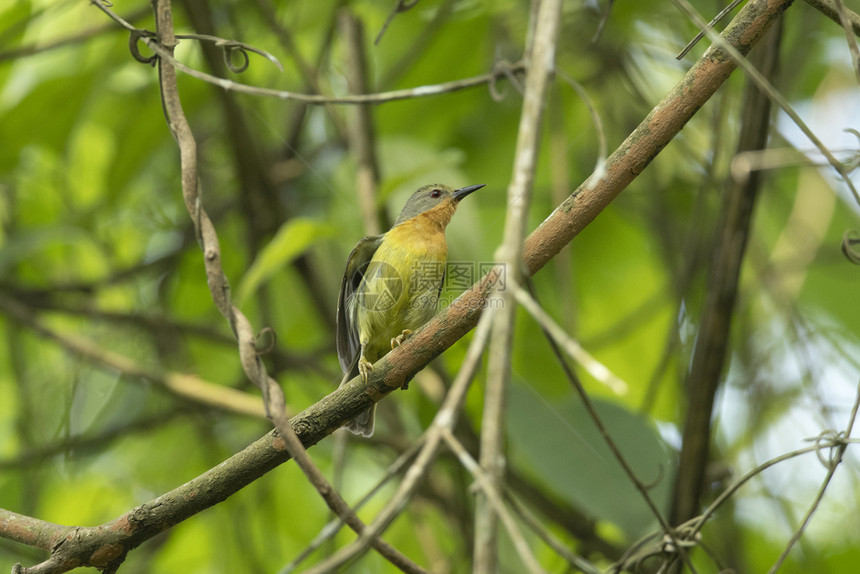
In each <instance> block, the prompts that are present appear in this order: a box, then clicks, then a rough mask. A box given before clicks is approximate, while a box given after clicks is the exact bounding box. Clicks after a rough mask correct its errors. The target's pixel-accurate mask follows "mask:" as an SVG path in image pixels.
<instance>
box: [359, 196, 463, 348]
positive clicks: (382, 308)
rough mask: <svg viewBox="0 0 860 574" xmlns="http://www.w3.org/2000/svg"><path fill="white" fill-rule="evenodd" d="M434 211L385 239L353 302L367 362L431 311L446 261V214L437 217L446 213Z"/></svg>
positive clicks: (423, 214)
mask: <svg viewBox="0 0 860 574" xmlns="http://www.w3.org/2000/svg"><path fill="white" fill-rule="evenodd" d="M439 207H442V206H441V205H440V206H439ZM435 209H436V208H434V210H430V211H428V212H425V213H422V214H420V215H418V216H416V217H413V218H412V219H409V220H407V221H404V222H403V223H401V224H400V225H396V226H395V227H393V228H391V230H389V231H388V232H387V233H386V234H385V236H384V237H383V239H382V243H381V244H380V246H379V248H378V249H377V250H376V253H374V255H373V258H372V259H371V261H370V264H369V265H368V267H367V270H366V271H365V274H364V279H363V280H362V282H361V285H359V287H358V289H357V290H356V293H355V296H354V297H353V301H352V302H351V306H352V307H353V311H354V313H355V315H354V316H355V318H356V319H357V325H358V333H359V340H360V342H361V343H362V344H363V345H366V354H367V355H368V359H369V360H370V361H375V360H377V359H378V358H379V357H381V356H382V355H384V354H385V353H386V352H388V350H390V348H391V347H390V341H391V338H393V337H396V336H397V335H400V333H401V332H403V330H404V329H410V330H415V329H417V328H418V327H420V326H421V325H423V324H424V323H426V322H427V321H428V320H430V318H431V317H432V316H433V315H434V314H435V312H436V303H437V299H438V296H439V287H440V286H441V285H442V280H443V278H444V272H445V262H446V260H447V257H448V245H447V243H446V241H445V224H447V223H448V220H450V215H449V216H448V217H447V220H444V224H442V225H440V216H442V217H445V215H447V214H446V213H434V211H435ZM452 211H453V210H452Z"/></svg>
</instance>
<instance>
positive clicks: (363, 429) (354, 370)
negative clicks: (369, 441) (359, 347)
mask: <svg viewBox="0 0 860 574" xmlns="http://www.w3.org/2000/svg"><path fill="white" fill-rule="evenodd" d="M358 357H359V354H358V353H356V355H355V359H354V360H353V361H352V366H351V367H350V369H349V371H347V373H346V374H345V375H344V376H343V379H341V381H340V384H339V385H338V388H340V387H342V386H344V385H345V384H346V383H348V382H349V381H351V380H352V379H354V378H355V377H357V376H358ZM375 422H376V403H374V404H373V406H371V407H370V408H368V409H367V410H366V411H362V412H361V413H359V414H358V416H357V417H355V418H354V419H352V420H351V421H349V422H347V423H346V424H344V425H343V428H345V429H346V430H348V431H349V432H352V433H355V434H357V435H361V436H363V437H365V438H370V437H372V436H373V426H374V423H375Z"/></svg>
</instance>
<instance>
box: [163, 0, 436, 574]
mask: <svg viewBox="0 0 860 574" xmlns="http://www.w3.org/2000/svg"><path fill="white" fill-rule="evenodd" d="M155 6H156V24H157V29H158V40H159V46H165V47H169V48H168V51H169V52H170V53H169V55H170V56H171V57H172V50H173V47H174V46H175V45H176V39H175V37H174V35H173V34H174V33H173V16H172V10H171V4H170V0H156V4H155ZM158 69H159V83H160V85H161V90H162V102H163V104H164V112H165V115H166V117H167V120H168V126H169V127H170V130H171V132H172V133H173V135H174V138H175V139H176V141H177V144H178V146H179V152H180V158H181V171H182V195H183V197H184V199H185V204H186V206H187V207H188V211H189V214H190V215H191V217H192V220H193V221H194V222H195V227H196V229H197V231H198V240H199V241H200V244H201V248H202V249H203V252H204V260H205V264H206V275H207V283H208V284H209V289H210V291H211V292H212V296H213V299H214V301H215V304H216V306H217V307H218V310H219V311H220V312H221V314H222V315H224V317H225V318H226V319H227V320H228V321H229V322H230V326H231V327H232V328H233V332H234V334H235V335H236V339H237V341H238V344H239V356H240V359H241V363H242V368H243V370H244V371H245V374H246V375H247V376H248V378H249V379H250V380H251V381H252V382H253V383H254V384H255V385H257V387H259V388H260V390H261V391H262V393H263V398H264V403H265V406H266V415H267V416H268V418H269V419H270V420H271V421H272V423H273V424H274V426H275V428H276V429H277V431H278V433H279V434H280V438H281V440H283V441H284V444H285V446H286V448H287V450H288V452H289V453H290V455H291V456H292V458H293V459H294V460H295V461H296V464H297V465H298V466H299V468H301V470H302V472H303V473H304V474H305V476H306V477H307V478H308V480H309V481H310V482H311V484H312V485H313V486H314V487H315V488H316V489H317V491H318V492H319V493H320V495H321V496H322V498H323V500H325V502H326V504H327V505H328V506H329V508H331V510H332V511H333V512H335V513H336V514H337V515H338V516H339V517H341V518H342V519H343V520H344V522H346V524H348V525H349V527H350V528H352V529H353V530H355V531H356V532H357V533H359V534H361V532H362V531H363V530H364V528H365V526H364V523H363V522H361V520H360V519H359V518H358V515H356V514H355V511H353V510H352V509H351V508H350V507H349V505H348V504H347V503H346V501H345V500H344V499H343V498H342V497H341V496H340V494H339V493H338V492H337V491H336V490H335V489H333V488H332V487H331V485H330V484H329V482H328V480H327V479H326V478H325V476H323V474H322V472H320V470H319V469H318V468H317V467H316V465H314V464H313V462H312V461H311V459H310V456H309V455H308V453H307V450H305V447H304V445H303V444H302V442H301V441H300V440H299V438H298V436H297V435H296V432H295V430H294V429H293V427H292V426H291V425H290V423H289V419H288V417H287V414H286V401H285V399H284V393H283V391H282V390H281V387H280V386H279V385H278V383H277V382H276V381H275V380H274V379H272V378H271V377H270V376H268V374H267V373H266V367H265V365H263V362H262V361H261V360H260V358H259V357H258V356H257V354H256V349H255V347H254V330H253V328H252V327H251V323H250V321H249V320H248V318H247V317H246V316H245V315H244V314H243V313H242V312H241V311H239V309H238V308H236V306H235V305H233V303H232V301H231V298H230V286H229V284H228V283H227V278H226V277H225V275H224V271H223V269H222V268H221V257H220V248H219V246H218V236H217V233H216V231H215V228H214V226H213V225H212V222H211V220H210V219H209V216H208V215H207V214H206V211H205V210H204V209H203V206H202V205H201V201H200V196H199V189H198V184H197V152H196V149H197V144H196V142H195V140H194V135H193V134H192V132H191V128H190V126H189V125H188V121H187V119H186V118H185V113H184V111H183V109H182V104H181V102H180V99H179V90H178V86H177V82H176V72H175V70H174V67H173V66H172V65H171V63H170V62H166V61H165V58H159V67H158ZM371 544H372V546H373V547H374V548H375V549H377V550H378V551H379V552H380V554H381V555H382V556H384V557H385V558H386V559H387V560H389V561H390V562H392V563H393V564H395V565H397V566H398V567H400V568H401V569H403V570H405V571H408V572H424V570H423V569H422V568H421V567H419V566H418V565H417V564H414V563H413V562H412V561H411V560H409V559H408V558H406V557H405V556H403V555H402V554H401V553H400V552H398V551H397V550H396V549H394V548H393V547H392V546H390V545H389V544H387V543H385V542H383V541H382V540H379V539H373V540H372V541H371Z"/></svg>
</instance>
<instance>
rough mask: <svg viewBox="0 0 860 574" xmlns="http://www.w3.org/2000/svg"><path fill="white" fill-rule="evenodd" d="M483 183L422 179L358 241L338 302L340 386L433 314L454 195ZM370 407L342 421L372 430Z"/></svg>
mask: <svg viewBox="0 0 860 574" xmlns="http://www.w3.org/2000/svg"><path fill="white" fill-rule="evenodd" d="M482 187H484V184H481V185H470V186H469V187H462V188H460V189H452V188H450V187H448V186H447V185H441V184H431V185H425V186H424V187H422V188H421V189H419V190H418V191H416V192H415V193H413V194H412V196H411V197H410V198H409V200H408V201H407V202H406V205H404V206H403V210H402V211H401V212H400V215H399V216H397V220H396V221H395V222H394V227H392V228H391V229H389V230H388V231H387V232H386V233H383V234H382V235H370V236H367V237H364V238H363V239H361V241H359V242H358V244H356V246H355V248H354V249H353V250H352V253H350V254H349V258H348V259H347V261H346V271H345V272H344V274H343V282H342V283H341V286H340V296H339V297H338V301H337V357H338V359H339V360H340V366H341V369H343V372H344V373H345V376H344V378H343V380H342V381H341V383H340V384H341V386H342V385H344V384H345V383H346V382H347V381H349V380H351V379H352V378H353V377H355V376H356V375H358V374H361V378H362V380H364V381H365V382H367V376H368V374H370V373H371V372H372V371H373V363H375V362H376V361H378V360H379V359H381V358H382V356H383V355H385V354H386V353H388V351H390V350H391V349H394V348H395V347H396V346H397V345H399V344H400V343H402V342H403V340H404V339H405V338H406V337H407V336H408V335H409V334H411V333H412V331H413V330H415V329H417V328H418V327H420V326H421V325H423V324H424V323H426V322H427V321H429V320H430V319H431V318H432V317H433V315H434V314H435V313H436V303H437V301H438V299H439V292H440V291H441V290H442V283H443V281H444V279H445V262H446V260H447V258H448V244H447V243H446V241H445V227H446V226H447V225H448V223H449V222H450V221H451V217H452V216H453V215H454V212H455V211H456V210H457V205H459V203H460V200H461V199H463V198H464V197H466V196H467V195H469V194H470V193H472V192H473V191H476V190H478V189H481V188H482ZM375 414H376V405H375V404H374V405H373V406H372V407H370V408H369V409H367V410H366V411H364V412H363V413H361V414H360V415H358V416H357V417H356V418H354V419H353V420H351V421H350V422H348V423H347V424H346V425H344V426H345V427H346V428H347V429H349V430H350V431H352V432H354V433H356V434H360V435H363V436H366V437H369V436H372V435H373V423H374V416H375Z"/></svg>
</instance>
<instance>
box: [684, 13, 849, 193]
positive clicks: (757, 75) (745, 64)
mask: <svg viewBox="0 0 860 574" xmlns="http://www.w3.org/2000/svg"><path fill="white" fill-rule="evenodd" d="M672 1H673V2H674V3H675V5H676V6H678V7H679V8H680V9H681V11H683V12H684V13H685V14H686V15H687V16H688V17H689V18H690V19H691V20H693V22H694V23H695V24H696V25H697V26H699V27H701V28H703V29H704V30H705V33H706V34H707V35H708V38H710V39H711V41H712V42H714V46H717V47H719V49H721V50H725V51H726V53H728V54H729V56H731V58H732V59H733V60H734V61H735V63H737V65H738V66H739V67H741V68H743V70H744V72H746V74H747V75H748V76H749V77H750V79H752V81H754V82H755V83H756V85H757V86H758V88H759V89H760V90H761V91H763V92H764V93H765V94H767V96H768V97H769V98H770V99H771V101H772V102H774V103H775V104H776V105H778V106H779V107H780V108H782V111H784V112H785V113H786V115H788V117H789V118H791V121H793V122H794V124H795V125H796V126H797V127H798V128H800V131H802V132H803V134H804V135H805V136H806V137H807V138H808V139H809V141H811V142H812V144H813V145H814V146H815V147H816V148H818V150H819V151H820V152H821V155H823V156H824V157H825V158H827V162H828V163H829V164H830V165H831V166H832V167H833V169H835V170H836V172H837V173H838V174H839V175H840V176H842V181H844V182H845V185H847V186H848V189H850V190H851V193H852V194H853V195H854V199H855V201H856V202H857V203H858V204H860V193H859V192H858V191H857V188H855V187H854V183H853V182H852V181H851V178H850V177H849V176H848V172H847V170H846V168H845V165H844V164H843V163H842V162H840V161H839V160H837V159H836V158H835V157H834V156H833V154H832V153H831V152H830V150H829V149H828V148H827V146H825V145H824V143H822V141H821V140H819V139H818V136H816V135H815V134H814V133H813V131H812V130H811V129H810V128H809V126H807V125H806V122H804V121H803V120H802V119H801V117H800V116H799V115H798V114H797V112H795V111H794V108H792V107H791V104H789V103H788V100H786V99H785V97H784V96H783V95H782V94H781V93H779V91H777V90H776V88H774V87H773V85H772V84H771V83H770V82H769V81H768V80H767V78H765V77H764V76H763V75H762V74H761V72H759V71H758V70H756V68H755V66H753V65H752V64H750V62H749V60H747V59H746V58H745V57H744V55H743V54H741V53H740V52H739V51H738V50H737V49H736V48H735V47H734V46H732V45H731V44H729V43H728V42H726V41H725V40H724V39H723V38H722V37H721V36H720V35H719V34H717V33H716V32H714V31H713V30H709V29H708V28H707V25H706V24H705V21H704V20H703V19H702V17H701V16H700V15H699V13H698V12H697V11H696V9H695V8H694V7H693V6H692V5H691V4H690V3H689V2H688V1H687V0H672ZM714 46H712V47H711V49H712V50H713V49H714Z"/></svg>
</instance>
